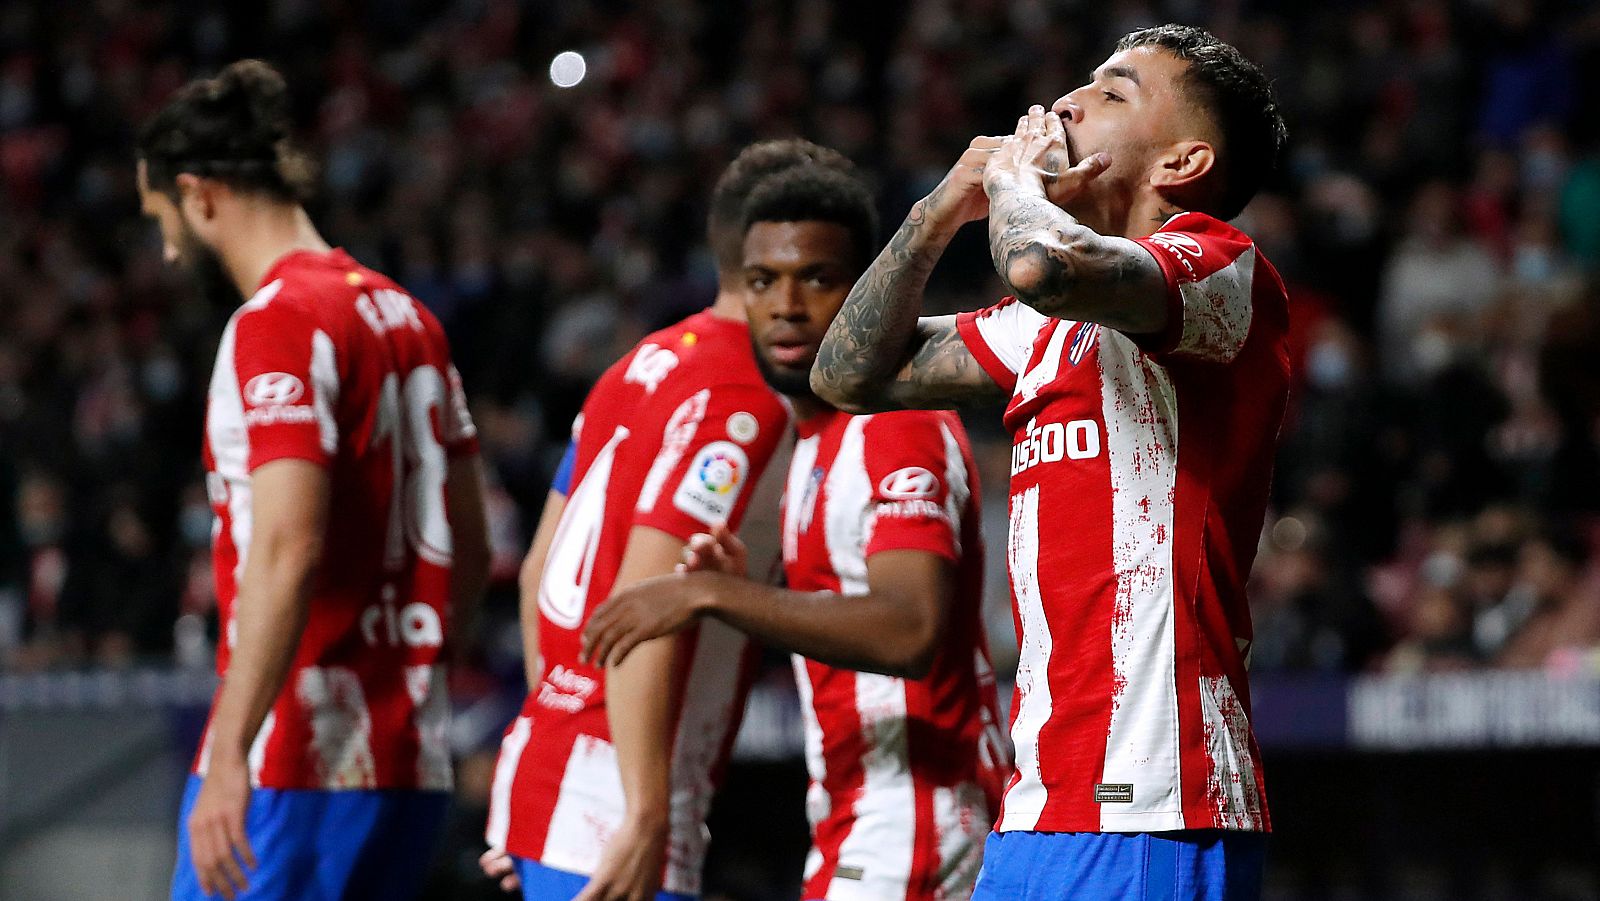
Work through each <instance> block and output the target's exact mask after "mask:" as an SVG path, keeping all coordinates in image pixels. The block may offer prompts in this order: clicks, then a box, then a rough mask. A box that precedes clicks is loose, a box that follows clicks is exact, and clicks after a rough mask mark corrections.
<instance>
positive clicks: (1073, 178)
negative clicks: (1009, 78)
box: [983, 105, 1111, 206]
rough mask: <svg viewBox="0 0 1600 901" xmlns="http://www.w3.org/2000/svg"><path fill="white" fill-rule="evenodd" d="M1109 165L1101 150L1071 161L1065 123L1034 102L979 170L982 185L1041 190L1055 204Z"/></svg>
mask: <svg viewBox="0 0 1600 901" xmlns="http://www.w3.org/2000/svg"><path fill="white" fill-rule="evenodd" d="M1110 165H1111V158H1110V157H1109V156H1107V155H1106V154H1105V153H1103V152H1102V153H1093V154H1090V155H1089V156H1087V157H1085V158H1084V159H1081V160H1079V161H1078V163H1077V164H1076V165H1072V163H1071V152H1070V151H1069V150H1068V145H1067V131H1066V126H1064V125H1063V124H1062V122H1061V116H1059V115H1058V114H1056V112H1055V111H1054V110H1046V109H1045V108H1044V107H1042V106H1038V105H1035V106H1033V107H1032V108H1030V109H1029V110H1028V114H1027V115H1026V116H1023V117H1021V118H1019V119H1018V120H1017V129H1016V131H1015V132H1013V133H1012V135H1011V136H1010V137H1008V138H1005V139H1004V141H1002V143H1001V145H1000V147H999V148H997V149H996V150H995V152H994V154H993V156H992V157H991V158H990V161H989V165H988V166H987V167H985V169H984V173H983V186H984V190H985V191H986V192H987V195H988V196H990V197H992V196H994V194H995V192H996V191H1003V190H1012V189H1016V188H1022V189H1025V190H1031V191H1034V192H1036V193H1042V194H1044V195H1045V196H1046V197H1048V198H1049V199H1050V201H1051V202H1052V203H1054V204H1056V205H1057V206H1060V205H1062V204H1065V203H1067V202H1068V201H1070V200H1072V199H1073V198H1074V197H1076V196H1077V195H1078V194H1079V193H1080V192H1082V191H1083V189H1084V188H1085V187H1086V186H1088V184H1089V182H1091V181H1093V180H1094V179H1095V178H1096V177H1098V176H1099V175H1100V174H1101V173H1103V172H1105V171H1106V169H1107V167H1109V166H1110Z"/></svg>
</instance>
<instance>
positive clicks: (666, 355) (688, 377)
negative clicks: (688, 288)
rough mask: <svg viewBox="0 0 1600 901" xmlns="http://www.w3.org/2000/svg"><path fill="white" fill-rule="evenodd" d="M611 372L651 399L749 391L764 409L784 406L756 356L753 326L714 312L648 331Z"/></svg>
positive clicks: (733, 393)
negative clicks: (767, 380) (751, 344)
mask: <svg viewBox="0 0 1600 901" xmlns="http://www.w3.org/2000/svg"><path fill="white" fill-rule="evenodd" d="M608 376H610V377H612V378H615V379H620V380H621V382H622V383H623V384H624V385H631V386H637V387H642V388H643V389H644V390H645V393H646V395H647V396H648V397H651V398H655V397H662V398H678V397H683V396H688V395H691V394H695V393H698V392H700V391H705V390H709V391H711V392H712V393H714V394H719V395H737V396H748V397H750V398H751V400H752V402H753V403H758V404H759V405H761V406H762V407H764V408H771V409H777V408H779V407H781V405H782V402H781V401H780V400H779V399H778V397H777V395H776V394H774V393H773V392H772V390H771V389H770V388H769V387H768V386H767V384H766V382H765V381H764V380H763V379H762V378H761V373H760V371H759V370H758V369H757V368H756V366H755V361H754V360H753V359H752V358H751V349H750V337H749V330H748V328H747V327H746V326H745V325H744V323H742V322H733V321H731V320H726V319H720V318H717V317H715V316H713V315H711V313H710V312H709V311H702V312H700V313H696V314H694V315H692V316H690V317H688V318H686V319H684V320H682V321H680V322H677V323H674V324H673V325H670V326H668V327H666V328H664V329H661V330H659V331H656V332H652V333H651V334H649V335H646V336H645V337H644V339H643V340H641V341H640V342H639V343H638V344H637V345H635V347H634V349H633V350H632V351H630V352H629V353H628V354H627V355H626V356H624V357H623V358H622V359H621V360H619V361H618V362H617V363H616V364H615V365H614V366H613V367H612V369H611V371H610V372H608Z"/></svg>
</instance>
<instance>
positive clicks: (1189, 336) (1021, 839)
mask: <svg viewBox="0 0 1600 901" xmlns="http://www.w3.org/2000/svg"><path fill="white" fill-rule="evenodd" d="M1283 140H1284V125H1283V120H1282V118H1281V117H1280V115H1279V113H1278V108H1277V105H1276V103H1275V102H1274V100H1273V97H1272V91H1271V88H1270V86H1269V84H1268V82H1267V78H1266V76H1265V75H1264V74H1263V73H1262V71H1261V70H1260V69H1259V68H1258V67H1257V66H1255V65H1254V64H1253V63H1251V62H1250V61H1248V60H1247V59H1245V58H1244V57H1243V56H1242V55H1241V54H1240V53H1239V52H1238V51H1237V50H1235V49H1234V48H1233V47H1231V46H1229V45H1227V44H1225V43H1223V42H1221V41H1219V40H1217V39H1216V38H1214V37H1212V36H1211V35H1210V34H1207V33H1206V32H1204V31H1201V30H1199V29H1196V28H1190V27H1185V26H1177V25H1166V26H1161V27H1157V28H1151V29H1146V30H1143V31H1137V32H1134V33H1132V34H1129V35H1127V36H1125V37H1124V38H1122V40H1121V41H1119V42H1118V44H1117V46H1116V50H1115V52H1114V53H1113V54H1112V56H1111V57H1110V58H1109V59H1107V60H1106V61H1105V63H1104V64H1103V65H1101V66H1100V68H1099V69H1098V70H1096V72H1095V73H1094V76H1093V80H1092V81H1091V82H1090V83H1089V84H1087V85H1084V86H1083V87H1080V88H1078V89H1076V90H1074V91H1072V92H1071V93H1068V94H1066V95H1065V96H1063V97H1061V98H1060V99H1058V100H1056V101H1055V103H1054V105H1053V106H1052V107H1051V109H1050V110H1048V111H1046V110H1045V109H1043V108H1041V107H1034V108H1033V109H1031V110H1030V111H1029V112H1028V115H1026V116H1024V117H1023V118H1022V119H1021V120H1019V121H1018V123H1017V128H1016V132H1015V134H1013V135H1012V136H1010V137H1006V138H984V137H980V138H978V139H976V140H974V141H973V143H972V146H971V147H970V148H969V149H968V150H967V151H966V152H965V153H964V154H963V155H962V157H961V159H960V161H959V162H958V163H957V164H956V166H955V167H954V168H953V169H952V170H951V171H950V173H949V175H948V176H947V177H946V178H945V180H944V181H943V182H942V183H941V184H940V185H939V186H938V187H936V188H935V189H934V190H933V192H932V193H930V194H929V195H928V196H927V197H926V198H924V199H923V200H921V201H919V202H918V203H917V204H915V205H914V206H913V208H912V210H911V213H910V215H909V216H908V217H907V219H906V221H905V223H904V224H903V225H902V226H901V227H900V229H899V231H898V232H897V233H896V234H895V235H894V237H893V239H892V240H891V241H890V242H889V245H888V247H887V248H886V249H884V251H883V252H882V253H881V254H880V255H879V256H878V259H877V261H876V262H874V263H873V264H872V266H871V267H870V268H869V269H868V271H867V272H866V274H865V275H863V276H862V278H861V280H860V281H858V282H857V283H856V286H855V288H854V289H853V290H852V291H851V294H850V297H849V298H848V299H847V300H846V302H845V305H844V308H843V310H842V311H841V312H840V314H839V316H838V317H837V318H836V319H835V320H834V322H833V324H832V326H831V327H830V329H829V331H828V335H827V338H826V340H824V342H823V344H822V348H821V351H820V352H819V354H818V357H817V364H816V366H815V368H814V369H813V370H812V385H813V386H814V387H815V388H816V390H817V393H818V394H819V395H820V396H821V397H822V398H823V399H825V400H827V401H829V402H831V403H833V404H835V405H837V406H840V407H842V408H844V409H847V410H851V411H857V412H859V411H868V410H883V409H893V408H897V407H941V406H946V405H948V404H951V403H955V402H964V401H990V402H995V403H1003V404H1005V414H1004V423H1005V425H1006V427H1007V428H1008V429H1010V430H1011V432H1012V434H1013V436H1014V446H1013V448H1012V457H1011V492H1010V514H1011V515H1010V540H1009V544H1008V563H1009V569H1010V580H1011V593H1012V599H1013V601H1014V603H1015V607H1016V615H1017V619H1018V624H1019V630H1020V642H1021V660H1020V663H1019V666H1018V672H1017V688H1016V695H1015V702H1014V704H1013V707H1012V728H1011V734H1012V738H1013V741H1014V743H1015V746H1016V755H1017V771H1016V774H1015V775H1014V776H1013V778H1012V779H1011V782H1010V785H1009V786H1008V787H1007V790H1006V795H1005V799H1004V802H1003V804H1002V809H1001V815H1000V820H999V823H998V824H997V825H996V827H995V828H996V834H995V835H994V836H992V837H991V838H990V839H989V841H988V845H987V848H986V851H985V856H984V869H983V873H982V875H981V876H980V877H979V880H978V886H977V889H976V892H975V897H979V898H986V899H1000V898H1005V899H1055V898H1074V899H1101V898H1117V899H1124V898H1134V899H1137V898H1178V899H1187V898H1219V899H1220V898H1227V899H1235V898H1249V897H1254V896H1256V895H1258V894H1259V892H1260V881H1261V870H1262V861H1263V856H1264V847H1265V837H1264V835H1263V833H1264V832H1266V831H1267V829H1268V825H1269V823H1268V817H1267V807H1266V802H1265V799H1264V792H1263V784H1262V777H1261V765H1260V755H1259V753H1258V752H1257V748H1256V742H1255V739H1254V737H1253V734H1252V730H1251V727H1250V718H1249V713H1250V694H1249V690H1248V685H1247V683H1246V673H1245V670H1246V662H1247V660H1248V658H1249V650H1250V641H1251V627H1250V614H1249V608H1248V606H1247V605H1246V602H1245V580H1246V578H1247V577H1248V575H1249V572H1250V565H1251V562H1252V560H1253V559H1254V556H1255V548H1256V541H1257V539H1258V536H1259V533H1260V530H1261V522H1262V517H1263V515H1264V511H1265V507H1266V502H1267V488H1268V482H1269V480H1270V474H1271V470H1272V459H1273V446H1274V444H1275V442H1276V437H1277V434H1278V428H1279V425H1280V423H1281V422H1282V420H1283V411H1284V405H1285V400H1286V395H1287V392H1288V357H1287V353H1286V348H1285V330H1286V327H1287V320H1288V312H1287V307H1288V300H1287V297H1286V296H1285V294H1284V288H1283V283H1282V281H1281V280H1280V279H1279V277H1278V274H1277V273H1276V272H1275V271H1274V270H1273V268H1272V266H1271V264H1269V263H1268V262H1267V260H1266V258H1265V257H1264V256H1262V254H1261V251H1260V249H1259V248H1257V247H1256V246H1255V244H1254V243H1253V242H1252V241H1251V240H1250V238H1249V236H1247V235H1245V234H1244V233H1242V232H1240V231H1239V230H1238V229H1235V228H1232V227H1230V226H1229V225H1227V224H1226V222H1225V220H1227V219H1229V218H1232V217H1233V216H1236V215H1237V214H1238V213H1239V212H1240V210H1241V209H1242V208H1243V207H1244V205H1245V203H1246V202H1248V201H1249V199H1250V198H1251V196H1252V195H1254V193H1255V192H1256V190H1257V188H1258V187H1259V185H1260V184H1261V180H1262V179H1263V178H1264V177H1265V175H1266V173H1267V172H1268V171H1269V170H1270V169H1271V167H1272V164H1273V161H1274V158H1275V156H1276V155H1277V153H1278V152H1279V150H1280V148H1281V146H1282V144H1283ZM985 216H987V218H988V228H989V239H990V249H991V252H992V254H993V257H994V264H995V268H996V270H997V271H998V272H999V274H1000V277H1001V279H1002V280H1003V281H1004V282H1005V284H1006V285H1007V287H1008V288H1009V289H1010V291H1011V293H1012V295H1013V296H1012V297H1008V298H1006V299H1005V300H1003V301H1001V302H1000V303H998V304H996V305H995V306H992V307H989V308H988V309H984V310H980V311H978V312H976V313H965V314H961V315H959V316H954V317H940V318H928V319H919V318H918V311H919V309H920V305H921V296H922V292H923V289H924V286H925V285H926V282H927V278H928V276H929V273H930V271H931V270H932V268H933V266H934V263H935V261H936V260H937V259H938V258H939V256H940V254H941V253H942V252H943V251H944V248H945V247H946V245H947V244H948V242H949V241H950V239H951V236H952V235H953V234H955V232H956V230H957V229H959V228H960V227H961V225H962V224H963V223H965V222H968V221H972V220H976V219H981V218H984V217H985Z"/></svg>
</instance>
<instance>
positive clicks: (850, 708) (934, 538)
mask: <svg viewBox="0 0 1600 901" xmlns="http://www.w3.org/2000/svg"><path fill="white" fill-rule="evenodd" d="M745 219H746V222H747V227H748V230H747V232H746V234H745V242H744V278H745V285H746V291H747V298H746V304H747V311H748V313H749V317H750V330H751V335H752V337H753V338H754V340H755V344H756V359H757V360H758V361H759V362H760V364H761V368H762V370H763V372H764V373H765V374H766V377H767V380H768V381H769V382H770V383H771V384H772V385H773V387H775V388H777V389H778V390H779V391H781V392H782V393H783V394H784V395H786V396H787V397H788V398H789V399H790V402H791V403H792V404H793V407H794V412H795V416H796V419H797V420H798V429H799V438H798V440H797V442H796V444H795V449H794V456H793V460H792V463H791V466H790V469H789V477H788V488H787V491H786V493H785V501H784V507H783V519H782V522H783V527H782V533H783V542H782V546H783V560H784V573H785V576H786V584H787V588H786V589H780V588H771V587H767V586H763V585H759V584H757V583H754V582H750V581H748V580H746V579H744V578H741V576H742V575H743V572H744V556H745V554H744V549H743V546H742V545H741V544H740V543H739V540H738V539H737V538H735V537H734V536H733V533H732V532H731V531H730V530H728V529H727V528H726V527H722V526H718V527H716V528H715V529H714V531H713V534H712V535H710V536H708V535H701V536H696V540H695V541H693V542H691V548H690V551H691V559H693V560H695V561H696V562H697V564H699V565H700V566H702V567H709V568H713V569H719V570H721V571H720V572H695V573H690V574H687V575H675V576H665V577H662V578H658V579H652V580H650V581H647V582H641V583H639V584H637V585H635V586H633V587H632V588H630V589H628V590H627V591H624V592H622V593H620V594H618V595H617V596H615V597H613V598H612V600H610V601H609V602H607V603H606V604H605V605H604V606H602V607H601V608H600V610H599V611H597V612H596V613H595V615H594V616H593V617H592V618H591V620H590V623H589V626H588V629H587V630H586V633H585V637H586V640H588V645H587V652H588V654H589V655H591V656H593V657H595V658H598V659H609V660H610V661H612V663H613V664H614V663H615V662H616V661H617V660H621V659H624V658H626V657H627V656H628V654H629V652H630V651H631V650H632V649H633V648H634V647H635V646H636V645H637V643H638V642H640V641H641V640H645V639H651V638H654V637H656V636H658V635H665V634H668V633H669V632H672V631H676V630H678V629H681V628H684V627H685V626H688V625H691V624H692V623H695V622H699V621H703V620H705V619H707V618H709V619H712V620H715V621H719V622H725V623H728V624H730V625H732V626H734V627H736V628H738V629H740V630H742V631H744V632H747V633H749V634H750V635H751V636H753V637H755V638H756V639H758V640H760V641H762V642H765V643H768V644H771V645H775V646H779V647H784V648H788V649H791V650H793V651H796V652H797V653H796V655H795V657H794V669H795V676H796V679H797V682H798V685H799V689H800V696H801V699H802V706H803V710H804V714H805V729H806V764H807V767H808V769H809V770H810V774H811V780H812V782H811V784H812V789H811V795H810V797H809V798H808V804H807V807H808V808H809V809H808V813H809V815H810V818H811V827H812V836H813V844H812V851H811V854H810V858H809V860H808V861H807V865H806V873H805V891H804V894H803V897H805V898H814V899H823V898H826V899H830V901H851V899H872V901H892V899H905V901H933V899H956V898H965V897H967V896H968V895H969V894H970V893H971V891H972V884H973V880H974V878H975V877H976V876H977V872H978V866H979V864H980V862H981V859H982V842H983V837H984V836H985V835H986V834H987V833H988V831H989V826H990V825H991V824H992V823H993V821H994V815H995V811H996V809H997V806H998V803H999V795H1000V789H1001V786H1002V784H1003V782H1004V780H1005V779H1006V777H1008V776H1009V775H1010V759H1009V749H1007V748H1006V747H1005V740H1004V737H1003V736H1002V735H1001V734H1000V731H999V709H998V705H997V703H996V700H995V689H994V673H993V668H992V666H991V665H990V662H989V653H988V648H987V642H986V640H985V637H984V629H983V623H982V619H981V609H980V608H981V604H982V592H983V543H982V536H981V534H980V530H979V501H978V481H977V472H976V468H975V467H974V465H973V461H972V452H971V450H970V449H969V447H968V444H967V438H966V433H965V431H964V430H963V429H962V427H961V423H960V420H958V419H957V418H956V417H955V416H954V415H953V414H951V413H947V412H933V411H922V410H908V411H900V412H893V413H882V414H878V415H876V416H850V415H848V414H846V413H843V412H840V411H839V410H837V409H835V408H833V407H830V406H828V405H827V404H825V403H823V402H822V401H820V400H818V399H817V397H816V396H815V395H814V394H812V393H811V388H810V383H809V378H810V370H811V363H812V361H813V359H815V357H816V352H817V346H818V344H819V343H820V342H821V340H822V335H823V333H824V331H825V330H826V329H827V327H828V323H829V321H830V320H832V319H833V316H834V314H835V313H837V312H838V310H839V305H840V304H841V303H843V302H844V297H845V293H846V292H847V291H849V289H850V285H851V284H852V283H853V282H854V281H855V278H856V276H857V275H859V274H860V272H861V270H862V269H863V268H864V267H865V266H866V264H867V262H868V261H869V260H871V258H872V256H873V252H874V249H875V248H876V241H875V238H874V235H875V233H876V226H877V216H876V213H875V211H874V208H873V203H872V196H871V193H870V192H869V191H868V190H867V188H866V187H865V186H864V185H863V184H862V183H861V182H860V180H859V179H858V178H857V177H855V176H854V174H853V173H852V172H851V171H850V170H849V169H846V168H843V167H830V166H825V165H814V166H803V167H798V168H794V169H790V170H788V171H786V172H782V173H779V174H777V175H774V176H772V177H771V178H769V179H767V180H766V181H764V182H763V183H762V184H761V186H760V187H759V188H757V189H756V191H755V192H754V194H752V195H751V198H750V201H749V203H748V204H747V206H746V213H745ZM713 536H714V537H713ZM802 654H803V655H805V656H801V655H802ZM856 670H861V672H857V671H856Z"/></svg>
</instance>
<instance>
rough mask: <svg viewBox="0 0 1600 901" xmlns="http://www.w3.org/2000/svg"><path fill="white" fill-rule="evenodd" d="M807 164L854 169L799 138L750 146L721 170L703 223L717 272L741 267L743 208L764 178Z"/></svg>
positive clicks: (841, 158)
mask: <svg viewBox="0 0 1600 901" xmlns="http://www.w3.org/2000/svg"><path fill="white" fill-rule="evenodd" d="M806 164H816V165H821V166H828V167H831V168H834V169H838V170H840V171H845V172H850V171H854V169H855V164H854V163H852V162H850V160H849V159H848V158H847V157H846V156H845V155H844V154H842V153H840V152H839V151H837V150H833V149H831V148H828V147H823V146H822V145H820V144H813V143H811V142H810V141H806V140H802V139H800V138H784V139H781V140H775V141H761V142H759V143H756V144H751V145H750V146H749V147H746V148H745V149H744V150H742V151H740V152H739V155H738V156H737V157H734V160H733V162H731V163H729V164H728V168H726V169H724V170H722V175H721V176H720V177H719V178H718V179H717V185H716V187H715V188H713V189H712V190H711V212H710V215H709V216H708V217H707V222H706V232H707V235H708V237H709V239H710V241H711V251H712V253H714V254H715V255H716V258H717V270H718V271H719V272H737V271H739V269H740V267H741V266H742V265H743V264H744V231H745V220H744V208H745V201H746V200H748V199H749V198H750V192H751V191H753V190H755V187H756V185H757V184H759V183H760V182H761V180H762V179H764V178H766V177H767V176H770V175H773V174H774V173H778V172H782V171H784V170H786V169H792V168H794V167H796V166H804V165H806Z"/></svg>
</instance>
